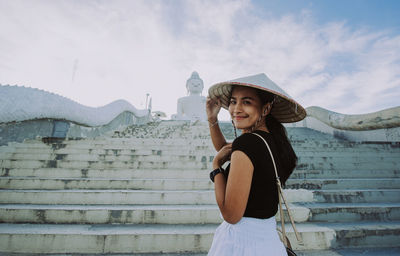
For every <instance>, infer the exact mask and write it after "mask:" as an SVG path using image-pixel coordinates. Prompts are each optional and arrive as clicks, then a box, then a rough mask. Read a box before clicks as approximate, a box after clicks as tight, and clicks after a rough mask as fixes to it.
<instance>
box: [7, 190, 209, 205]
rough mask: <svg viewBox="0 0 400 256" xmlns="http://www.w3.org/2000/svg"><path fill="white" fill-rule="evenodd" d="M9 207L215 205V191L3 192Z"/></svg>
mask: <svg viewBox="0 0 400 256" xmlns="http://www.w3.org/2000/svg"><path fill="white" fill-rule="evenodd" d="M0 203H3V204H9V203H17V204H93V205H96V204H142V205H143V204H145V205H146V204H215V196H214V191H213V190H197V191H196V190H175V191H166V190H93V189H92V190H22V189H21V190H9V189H3V190H0Z"/></svg>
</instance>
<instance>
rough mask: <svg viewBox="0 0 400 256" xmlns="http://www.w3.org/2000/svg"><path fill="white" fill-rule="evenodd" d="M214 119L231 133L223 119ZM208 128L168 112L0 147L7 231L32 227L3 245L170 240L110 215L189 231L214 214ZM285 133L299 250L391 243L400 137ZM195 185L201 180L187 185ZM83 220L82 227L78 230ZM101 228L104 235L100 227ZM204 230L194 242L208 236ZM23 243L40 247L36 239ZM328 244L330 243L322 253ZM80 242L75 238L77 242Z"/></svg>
mask: <svg viewBox="0 0 400 256" xmlns="http://www.w3.org/2000/svg"><path fill="white" fill-rule="evenodd" d="M220 125H221V126H222V129H223V131H224V132H228V133H229V134H230V135H229V136H230V139H233V138H234V133H233V130H232V126H231V124H230V123H221V124H220ZM207 126H208V125H207V124H204V123H190V122H184V121H181V122H171V121H167V122H159V123H152V124H150V125H148V126H140V125H137V126H131V127H127V128H124V129H122V130H120V131H119V133H112V134H111V135H110V137H107V136H103V137H98V138H94V139H84V140H68V139H67V140H64V141H60V142H55V143H47V144H46V143H43V142H41V141H40V140H26V141H25V142H24V143H21V144H19V143H11V144H10V145H9V146H7V147H0V165H1V168H0V188H1V190H0V200H2V202H3V204H2V205H1V207H0V215H7V216H6V217H7V218H5V217H1V218H2V220H3V221H4V222H6V223H8V224H7V225H10V226H9V227H11V228H8V230H11V229H12V230H14V231H15V230H27V229H30V230H31V231H32V232H31V233H35V235H33V234H25V235H23V233H21V234H20V235H17V236H19V237H22V236H27V238H26V239H27V240H12V241H11V240H10V244H21V243H22V244H24V243H28V242H29V241H36V243H42V247H49V248H53V249H49V250H56V249H54V248H62V245H60V246H61V247H56V246H54V247H53V245H51V244H50V242H49V241H48V240H47V239H48V238H49V237H52V239H54V241H56V242H55V244H56V245H58V243H60V242H61V241H67V240H68V241H71V243H72V242H73V243H78V242H80V243H86V244H87V245H88V246H89V245H90V248H91V249H90V250H96V253H100V254H101V253H103V254H104V251H99V249H98V248H97V247H96V246H95V244H96V241H98V243H100V244H102V245H104V246H106V247H107V248H114V247H110V246H111V244H110V243H108V242H101V241H104V240H101V241H100V240H99V239H100V237H102V238H101V239H105V240H108V239H111V240H112V241H114V243H116V244H119V245H120V247H121V248H125V249H126V248H129V246H130V245H129V243H132V241H141V243H143V244H144V245H145V246H147V247H146V248H147V249H146V250H147V252H151V251H152V252H153V255H157V254H154V253H156V250H160V249H157V248H156V247H150V246H153V245H151V244H150V242H148V241H152V243H153V244H157V243H162V242H163V241H168V242H167V243H168V244H169V243H175V242H177V241H176V240H169V239H170V238H171V237H169V238H168V239H166V238H165V239H166V240H165V239H164V238H161V237H153V238H152V239H150V238H149V236H147V235H145V236H141V235H139V236H136V235H134V234H133V233H132V232H131V233H132V234H127V232H128V231H127V229H124V230H120V231H117V230H118V229H117V228H116V227H111V226H108V225H110V224H111V223H119V224H123V223H129V224H133V226H132V225H131V226H129V227H134V226H135V227H139V226H140V225H144V226H147V227H149V229H147V230H152V231H151V232H153V231H154V230H158V229H159V228H162V227H165V226H163V225H164V224H166V223H169V224H173V223H174V224H180V225H189V226H190V225H191V227H192V229H193V230H192V231H191V232H195V230H197V228H196V227H197V226H198V225H201V224H200V223H208V224H213V225H216V224H217V223H218V218H219V216H218V215H219V214H218V210H217V208H216V205H215V199H214V193H213V191H212V184H209V181H208V177H207V175H208V172H209V166H208V164H209V163H210V161H212V157H213V155H214V154H215V152H214V150H213V149H212V146H211V142H210V140H209V135H208V127H207ZM288 134H289V136H290V139H291V141H292V143H293V147H294V149H295V150H296V152H297V154H298V156H299V166H298V168H297V169H296V170H295V171H294V174H293V176H292V179H290V180H289V181H288V186H287V187H288V188H289V189H285V191H284V193H285V194H286V195H287V199H288V201H289V202H291V203H292V206H293V207H291V210H292V212H293V214H294V216H295V220H296V222H297V227H298V230H299V231H300V234H301V235H302V237H303V239H304V241H305V246H301V245H299V244H297V243H296V241H295V238H294V234H293V233H292V231H291V230H292V229H291V228H290V227H287V229H288V231H289V238H290V239H291V241H292V244H293V245H294V246H295V248H297V249H298V250H300V249H301V250H306V249H313V250H312V251H307V252H304V253H309V255H324V254H323V253H326V254H325V255H342V254H340V253H342V251H343V252H345V250H342V249H340V248H343V247H344V248H350V247H357V248H356V249H357V250H358V251H357V250H356V251H350V252H351V253H356V252H360V251H361V250H364V251H365V250H366V249H365V247H367V246H374V247H382V246H383V247H393V246H395V245H396V244H399V243H400V240H399V239H400V235H399V230H400V226H399V225H400V219H399V204H400V201H399V198H400V196H399V194H398V193H400V187H399V183H398V180H399V178H400V159H399V158H398V157H397V156H398V155H400V147H399V145H398V144H396V143H360V142H350V141H346V140H343V139H337V138H335V137H334V136H332V135H328V134H324V133H321V132H317V131H314V130H311V129H308V128H288ZM362 162H364V163H362ZM106 181H109V182H106ZM189 183H192V184H191V185H189ZM199 184H202V185H201V186H205V187H202V188H201V189H200V188H199V187H197V188H196V186H198V185H199ZM209 185H211V187H209ZM180 186H183V187H180ZM29 187H30V188H31V190H28V189H27V188H29ZM297 188H299V189H297ZM204 195H207V198H205V197H203V196H204ZM367 202H369V203H367ZM390 202H391V203H390ZM164 203H165V204H164ZM180 220H182V221H180ZM0 221H1V219H0ZM33 223H36V224H40V223H42V224H45V225H39V226H41V227H42V228H45V229H47V230H48V231H49V232H50V231H51V230H53V231H54V232H53V231H51V232H53V233H57V234H49V232H48V233H47V234H43V235H40V232H41V231H39V229H36V226H35V225H34V224H33ZM61 223H64V224H67V223H69V224H71V225H74V230H76V231H77V230H81V231H82V232H81V233H82V234H89V233H90V232H91V233H90V234H92V235H93V236H92V237H90V238H89V237H83V236H80V235H77V234H75V235H72V236H69V235H68V236H67V234H66V236H64V237H63V236H62V235H61V233H62V232H63V229H65V232H66V231H67V229H66V228H64V227H65V226H63V225H61ZM184 223H185V224H184ZM99 224H100V225H99ZM52 225H54V226H52ZM148 225H153V226H148ZM89 226H90V227H91V228H87V227H89ZM144 226H142V228H144ZM4 227H6V226H4V225H2V226H1V228H0V229H1V230H4ZM85 227H86V231H84V230H82V229H85ZM128 229H129V228H128ZM189 229H190V228H189ZM189 229H187V230H189ZM35 230H36V231H35ZM88 230H89V231H90V232H89V231H88ZM105 230H108V231H110V232H111V231H112V232H111V233H112V234H114V235H112V236H104V232H107V231H105ZM95 231H101V232H100V233H96V232H95ZM164 231H165V230H164ZM51 232H50V233H51ZM87 232H89V233H87ZM113 232H114V233H113ZM151 232H150V233H151ZM156 232H162V231H156ZM111 233H110V234H111ZM117 233H118V234H117ZM128 233H129V232H128ZM191 234H194V233H191ZM153 235H155V233H153ZM13 236H16V235H15V234H14V235H13ZM3 237H4V236H3ZM46 237H47V238H46ZM146 237H147V238H146ZM189 237H190V235H189ZM45 238H46V239H45ZM7 239H9V238H7ZM10 239H11V238H10ZM18 239H20V238H18ZM85 239H86V240H85ZM185 239H186V238H185ZM198 239H200V238H198ZM204 239H205V240H203V238H201V239H200V240H201V241H208V240H207V239H209V238H206V237H204ZM0 240H1V239H0ZM111 240H109V241H111ZM200 240H198V241H200ZM82 241H86V242H82ZM155 241H156V242H155ZM174 241H175V242H174ZM195 241H196V239H194V240H191V241H187V244H186V245H189V244H190V243H191V245H190V246H193V247H194V248H197V249H196V250H197V251H196V250H194V251H192V252H191V254H192V253H195V252H204V251H206V249H204V248H208V247H207V246H209V245H207V246H206V245H204V244H203V245H202V246H203V247H202V248H203V249H201V250H198V248H199V247H196V243H195ZM186 245H185V246H186ZM182 246H183V245H182ZM4 248H6V247H4ZM7 248H12V247H7ZM26 248H28V246H27V247H26ZM32 248H36V249H37V250H39V249H38V248H37V246H36V247H32ZM79 248H80V249H79ZM176 248H181V247H180V246H178V247H176ZM182 248H183V247H182ZM36 249H35V250H36ZM125 249H124V250H125ZM136 249H137V248H136ZM136 249H135V250H136ZM327 249H331V250H330V251H324V252H322V251H321V250H327ZM32 250H33V249H31V250H30V251H32ZM60 250H61V249H60ZM90 250H86V249H83V247H79V246H77V247H76V251H75V252H76V253H90ZM112 250H113V251H112V252H113V253H118V252H121V253H122V251H118V250H114V249H112ZM202 250H203V251H202ZM384 250H386V249H384ZM384 250H382V251H384ZM3 251H4V250H3ZM143 251H145V250H144V249H143ZM364 251H361V252H363V253H364ZM10 252H16V251H13V249H11V251H10ZM26 252H29V251H26ZM44 252H46V251H42V253H44ZM47 252H52V251H47ZM53 252H55V251H53ZM65 252H66V251H65ZM110 252H111V251H110ZM125 252H126V251H125ZM170 252H171V253H172V252H173V251H170ZM59 253H62V251H59ZM93 253H94V251H93ZM301 253H303V252H301ZM318 253H320V254H318ZM191 254H189V255H191ZM300 255H301V254H300ZM304 255H307V254H304Z"/></svg>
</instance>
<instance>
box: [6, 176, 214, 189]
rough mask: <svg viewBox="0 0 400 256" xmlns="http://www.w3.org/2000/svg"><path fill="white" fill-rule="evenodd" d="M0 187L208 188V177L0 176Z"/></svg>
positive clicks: (209, 187)
mask: <svg viewBox="0 0 400 256" xmlns="http://www.w3.org/2000/svg"><path fill="white" fill-rule="evenodd" d="M0 189H133V190H149V189H152V190H210V189H214V184H213V183H212V182H211V180H210V179H208V178H206V179H108V178H95V179H94V178H29V177H18V178H17V177H0Z"/></svg>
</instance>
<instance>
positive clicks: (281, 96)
mask: <svg viewBox="0 0 400 256" xmlns="http://www.w3.org/2000/svg"><path fill="white" fill-rule="evenodd" d="M235 85H241V86H248V87H252V88H256V89H259V90H263V91H267V92H270V93H272V94H274V95H276V97H275V102H274V105H273V107H272V110H271V115H272V116H274V117H275V118H276V119H277V120H278V121H279V122H281V123H294V122H298V121H300V120H302V119H304V118H305V117H306V110H305V109H304V108H303V107H302V106H301V105H300V104H299V103H297V102H296V101H295V100H293V99H292V98H291V97H290V96H289V94H287V93H286V92H285V91H284V90H282V88H280V87H279V86H278V85H276V84H275V83H274V82H272V81H271V79H269V78H268V77H267V76H266V75H265V74H264V73H261V74H257V75H253V76H246V77H241V78H237V79H234V80H231V81H227V82H222V83H218V84H214V85H213V86H211V87H210V89H208V95H209V96H210V98H211V99H215V98H219V99H220V100H221V103H222V107H223V108H225V109H228V107H229V102H230V97H231V93H232V86H235Z"/></svg>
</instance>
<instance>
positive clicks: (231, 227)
mask: <svg viewBox="0 0 400 256" xmlns="http://www.w3.org/2000/svg"><path fill="white" fill-rule="evenodd" d="M248 255H249V256H261V255H262V256H265V255H273V256H287V253H286V249H285V246H284V245H283V243H282V241H281V240H280V238H279V235H278V231H277V230H276V220H275V216H274V217H271V218H269V219H256V218H247V217H243V218H242V219H241V220H240V221H239V222H238V223H236V224H229V223H228V222H226V221H224V222H222V224H221V225H220V226H219V227H218V228H217V230H216V231H215V234H214V239H213V242H212V245H211V248H210V251H209V252H208V256H248Z"/></svg>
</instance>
